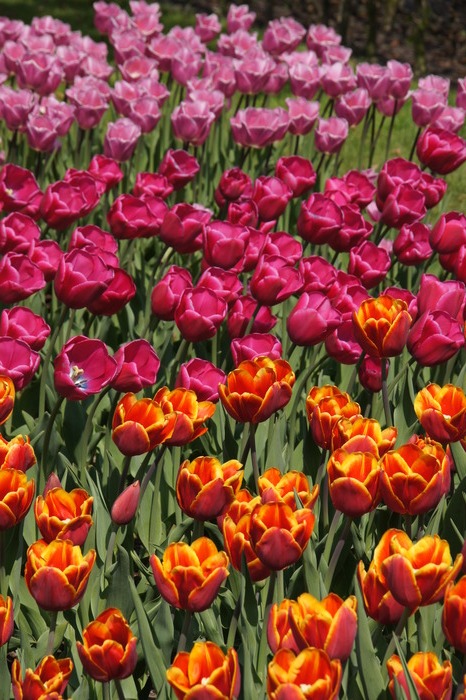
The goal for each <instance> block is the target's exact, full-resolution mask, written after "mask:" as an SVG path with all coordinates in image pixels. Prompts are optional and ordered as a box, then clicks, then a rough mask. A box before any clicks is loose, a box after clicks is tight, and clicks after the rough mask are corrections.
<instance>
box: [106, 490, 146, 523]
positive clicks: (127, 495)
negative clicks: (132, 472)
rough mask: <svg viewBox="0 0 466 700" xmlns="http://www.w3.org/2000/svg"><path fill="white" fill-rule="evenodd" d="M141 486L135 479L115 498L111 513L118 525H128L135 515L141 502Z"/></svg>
mask: <svg viewBox="0 0 466 700" xmlns="http://www.w3.org/2000/svg"><path fill="white" fill-rule="evenodd" d="M140 493H141V486H140V483H139V481H133V483H132V484H130V485H129V486H127V487H126V488H125V490H124V491H122V492H121V493H120V495H119V496H117V498H116V499H115V501H114V503H113V506H112V510H111V511H110V514H111V516H112V520H113V522H114V523H115V524H116V525H127V524H128V523H129V522H130V521H131V520H132V519H133V518H134V516H135V514H136V510H137V508H138V504H139V496H140Z"/></svg>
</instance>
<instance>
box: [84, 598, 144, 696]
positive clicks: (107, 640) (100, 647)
mask: <svg viewBox="0 0 466 700" xmlns="http://www.w3.org/2000/svg"><path fill="white" fill-rule="evenodd" d="M136 644H137V638H136V637H135V636H134V634H133V633H132V631H131V627H130V626H129V625H128V623H127V621H126V620H125V618H124V617H123V615H122V613H121V612H120V610H118V609H117V608H107V610H104V612H102V613H100V615H99V616H98V617H97V618H96V619H95V620H94V621H93V622H90V623H89V624H88V625H87V627H85V629H84V630H83V643H82V644H81V642H79V641H78V642H76V647H77V650H78V654H79V658H80V659H81V662H82V665H83V666H84V670H85V671H86V673H87V674H88V675H89V676H90V677H91V678H94V680H96V681H100V682H101V683H106V682H108V681H111V680H114V679H118V680H121V679H123V678H127V677H128V676H130V675H131V674H132V673H133V671H134V669H135V667H136V663H137V660H138V654H137V651H136Z"/></svg>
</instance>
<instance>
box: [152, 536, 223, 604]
mask: <svg viewBox="0 0 466 700" xmlns="http://www.w3.org/2000/svg"><path fill="white" fill-rule="evenodd" d="M150 563H151V566H152V572H153V574H154V578H155V583H156V584H157V588H158V589H159V592H160V595H161V596H162V598H164V599H165V600H166V601H167V602H168V603H170V605H173V606H174V607H175V608H182V609H183V610H189V611H190V612H202V610H206V609H207V608H208V607H209V606H210V605H211V603H212V601H213V600H214V598H215V597H216V595H217V593H218V591H219V588H220V586H221V585H222V583H223V581H224V580H225V579H226V577H227V576H228V569H227V567H228V564H229V560H228V557H227V555H226V554H225V552H219V551H218V549H217V547H216V546H215V544H214V543H213V542H212V540H210V539H209V538H208V537H199V539H197V540H195V541H194V542H193V543H192V544H191V545H189V544H186V543H185V542H172V543H171V544H169V545H168V547H167V549H166V550H165V552H164V554H163V559H162V561H160V559H159V558H158V557H157V556H156V555H155V554H153V555H152V556H151V558H150Z"/></svg>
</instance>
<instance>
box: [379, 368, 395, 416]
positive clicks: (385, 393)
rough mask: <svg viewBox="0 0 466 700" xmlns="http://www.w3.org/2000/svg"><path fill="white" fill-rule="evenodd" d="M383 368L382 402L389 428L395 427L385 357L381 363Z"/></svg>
mask: <svg viewBox="0 0 466 700" xmlns="http://www.w3.org/2000/svg"><path fill="white" fill-rule="evenodd" d="M380 364H381V367H382V401H383V410H384V413H385V423H386V425H387V427H388V426H391V425H393V420H392V412H391V410H390V401H389V399H388V387H387V361H386V359H385V358H384V357H383V358H382V362H381V363H380Z"/></svg>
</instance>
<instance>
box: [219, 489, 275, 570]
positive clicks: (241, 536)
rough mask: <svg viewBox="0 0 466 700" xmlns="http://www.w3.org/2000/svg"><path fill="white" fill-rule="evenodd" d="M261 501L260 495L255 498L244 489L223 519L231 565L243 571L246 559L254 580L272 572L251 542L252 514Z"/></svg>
mask: <svg viewBox="0 0 466 700" xmlns="http://www.w3.org/2000/svg"><path fill="white" fill-rule="evenodd" d="M260 503H261V500H260V497H259V496H256V498H253V497H252V496H251V495H250V494H249V492H248V491H246V490H245V489H242V490H241V491H239V492H238V497H237V498H236V500H234V501H233V503H231V505H230V506H229V508H228V510H227V512H226V513H225V515H224V517H223V520H222V532H223V541H224V544H225V549H226V551H227V554H228V556H229V557H230V561H231V565H232V566H233V567H234V568H235V569H236V570H237V571H241V570H242V565H243V560H244V561H245V562H246V566H247V567H248V572H249V576H250V577H251V580H252V581H262V580H263V579H265V578H267V577H268V576H270V573H271V572H270V568H268V567H267V566H265V564H263V563H262V562H261V560H260V559H259V557H258V556H257V554H256V552H255V550H254V549H253V547H252V544H251V522H252V521H251V516H252V512H253V510H254V508H255V507H256V506H257V505H260Z"/></svg>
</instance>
